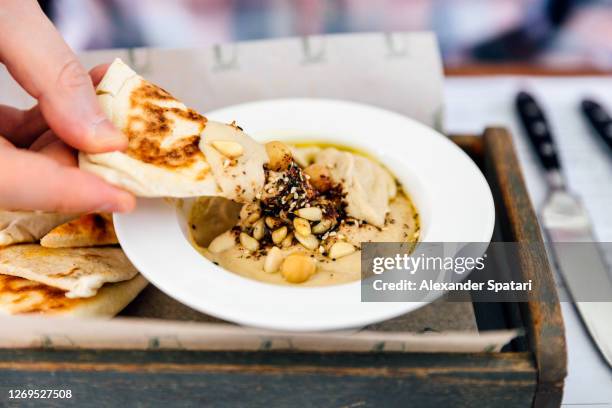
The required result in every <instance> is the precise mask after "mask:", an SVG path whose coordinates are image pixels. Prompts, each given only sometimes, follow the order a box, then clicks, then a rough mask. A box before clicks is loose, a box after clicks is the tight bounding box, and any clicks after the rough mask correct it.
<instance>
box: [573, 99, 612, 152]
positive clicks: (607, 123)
mask: <svg viewBox="0 0 612 408" xmlns="http://www.w3.org/2000/svg"><path fill="white" fill-rule="evenodd" d="M580 107H581V109H582V113H583V115H584V117H585V118H586V119H587V121H588V122H589V123H590V124H591V127H592V128H593V130H595V133H596V134H598V135H599V136H600V137H601V140H602V141H603V142H604V143H605V144H607V145H608V147H609V148H610V150H611V151H612V118H610V115H608V112H606V110H605V109H604V108H603V106H601V105H600V104H599V103H597V102H595V101H594V100H592V99H584V100H583V101H582V102H581V103H580Z"/></svg>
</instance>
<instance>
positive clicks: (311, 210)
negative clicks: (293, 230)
mask: <svg viewBox="0 0 612 408" xmlns="http://www.w3.org/2000/svg"><path fill="white" fill-rule="evenodd" d="M295 213H296V214H297V215H298V216H299V217H300V218H304V219H306V220H308V221H321V218H323V211H321V209H320V208H319V207H305V208H300V209H299V210H297V211H296V212H295Z"/></svg>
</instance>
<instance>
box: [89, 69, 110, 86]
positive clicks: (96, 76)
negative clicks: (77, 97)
mask: <svg viewBox="0 0 612 408" xmlns="http://www.w3.org/2000/svg"><path fill="white" fill-rule="evenodd" d="M110 65H111V64H100V65H96V66H95V67H93V68H92V69H90V70H89V76H90V77H91V81H92V82H93V84H94V86H98V84H99V83H100V81H102V77H104V74H106V71H108V67H110Z"/></svg>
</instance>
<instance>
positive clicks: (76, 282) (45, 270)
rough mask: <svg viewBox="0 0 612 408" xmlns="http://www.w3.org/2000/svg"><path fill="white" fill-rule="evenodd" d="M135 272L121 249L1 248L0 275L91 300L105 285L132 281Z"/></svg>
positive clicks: (29, 246) (28, 246)
mask: <svg viewBox="0 0 612 408" xmlns="http://www.w3.org/2000/svg"><path fill="white" fill-rule="evenodd" d="M137 273H138V271H137V270H136V268H134V266H133V265H132V264H131V263H130V261H129V260H128V259H127V257H126V256H125V254H124V253H123V251H122V250H121V249H120V248H113V247H98V248H44V247H42V246H40V245H35V244H22V245H13V246H9V247H6V248H3V249H0V274H2V275H11V276H18V277H20V278H25V279H29V280H33V281H36V282H40V283H44V284H46V285H49V286H53V287H55V288H58V289H62V290H64V291H66V297H69V298H80V297H83V298H84V297H92V296H94V295H95V294H96V292H97V291H98V289H99V288H101V287H102V285H104V284H105V283H109V282H110V283H112V282H121V281H125V280H129V279H132V278H133V277H134V276H136V274H137Z"/></svg>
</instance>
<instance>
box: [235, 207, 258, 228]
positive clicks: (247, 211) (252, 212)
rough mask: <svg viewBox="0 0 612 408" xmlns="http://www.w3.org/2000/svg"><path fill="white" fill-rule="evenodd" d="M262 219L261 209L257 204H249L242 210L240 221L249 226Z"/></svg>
mask: <svg viewBox="0 0 612 408" xmlns="http://www.w3.org/2000/svg"><path fill="white" fill-rule="evenodd" d="M260 218H261V208H260V207H259V205H258V204H256V203H247V204H245V205H243V206H242V208H241V209H240V219H241V220H242V222H243V223H244V224H245V225H247V226H249V225H253V224H254V223H255V221H257V220H258V219H260Z"/></svg>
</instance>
